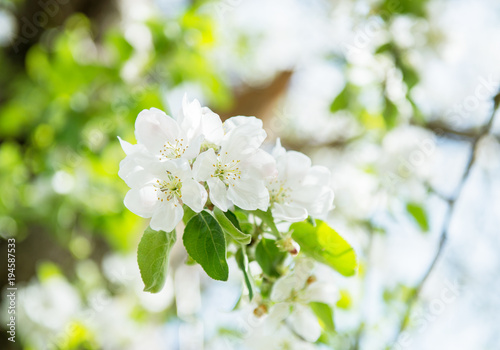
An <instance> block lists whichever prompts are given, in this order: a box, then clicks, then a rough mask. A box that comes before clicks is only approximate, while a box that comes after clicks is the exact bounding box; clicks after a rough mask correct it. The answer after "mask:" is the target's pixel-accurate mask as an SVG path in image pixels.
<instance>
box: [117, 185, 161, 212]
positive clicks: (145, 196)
mask: <svg viewBox="0 0 500 350" xmlns="http://www.w3.org/2000/svg"><path fill="white" fill-rule="evenodd" d="M123 203H124V204H125V206H126V207H127V208H128V210H130V211H131V212H132V213H134V214H136V215H139V216H141V217H143V218H150V217H151V216H152V215H153V213H154V212H155V210H156V208H157V207H158V203H159V201H158V197H157V195H156V192H155V188H154V186H144V187H141V188H132V189H131V190H130V191H128V192H127V194H126V195H125V199H124V201H123Z"/></svg>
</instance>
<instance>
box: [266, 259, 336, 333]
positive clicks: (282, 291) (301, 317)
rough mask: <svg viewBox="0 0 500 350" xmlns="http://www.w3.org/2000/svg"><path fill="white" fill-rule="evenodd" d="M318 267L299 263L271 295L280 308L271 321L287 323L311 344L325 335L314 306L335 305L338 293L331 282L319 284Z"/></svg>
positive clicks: (304, 260) (281, 280)
mask: <svg viewBox="0 0 500 350" xmlns="http://www.w3.org/2000/svg"><path fill="white" fill-rule="evenodd" d="M313 268H314V263H313V261H312V260H310V259H299V260H297V262H296V263H295V269H294V271H293V272H292V273H290V274H288V275H285V276H283V277H281V278H279V279H278V280H277V281H276V282H275V284H274V286H273V289H272V291H271V300H272V301H274V302H276V304H275V305H274V306H273V307H272V309H271V310H270V315H269V317H270V318H271V319H275V320H285V319H286V320H287V322H288V324H290V326H291V327H292V329H293V330H294V331H295V332H296V333H297V334H298V335H300V336H301V337H302V338H304V339H305V340H307V341H309V342H315V341H316V340H318V338H319V336H320V335H321V326H320V325H319V323H318V319H317V317H316V315H315V314H314V313H313V311H312V310H311V309H310V308H309V305H308V304H309V303H310V302H313V301H314V302H321V303H325V304H327V305H334V304H335V303H336V301H337V300H338V291H337V288H336V287H335V285H333V284H332V283H331V282H324V281H318V280H317V279H316V277H315V276H314V275H313Z"/></svg>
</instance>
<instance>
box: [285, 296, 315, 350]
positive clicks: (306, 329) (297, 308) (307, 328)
mask: <svg viewBox="0 0 500 350" xmlns="http://www.w3.org/2000/svg"><path fill="white" fill-rule="evenodd" d="M293 306H294V309H293V310H292V313H291V314H290V316H288V319H287V320H288V321H289V322H290V325H291V326H292V328H293V330H294V331H295V332H296V333H297V334H298V335H300V336H301V337H302V338H304V339H305V340H307V341H308V342H311V343H314V342H315V341H316V340H318V338H319V336H320V335H321V326H320V325H319V322H318V318H317V317H316V315H314V313H313V311H312V310H311V309H310V308H309V307H307V306H305V305H301V304H299V303H295V304H294V305H293Z"/></svg>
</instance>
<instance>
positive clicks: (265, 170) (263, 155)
mask: <svg viewBox="0 0 500 350" xmlns="http://www.w3.org/2000/svg"><path fill="white" fill-rule="evenodd" d="M245 158H246V159H244V163H245V164H251V166H252V167H254V168H255V169H257V170H258V171H259V173H260V174H261V176H262V177H265V178H273V177H276V175H278V170H277V169H276V160H275V159H274V157H273V156H271V155H270V154H269V153H267V152H266V151H264V150H263V149H261V148H259V149H258V150H257V151H255V152H254V153H252V154H251V155H249V156H247V157H245Z"/></svg>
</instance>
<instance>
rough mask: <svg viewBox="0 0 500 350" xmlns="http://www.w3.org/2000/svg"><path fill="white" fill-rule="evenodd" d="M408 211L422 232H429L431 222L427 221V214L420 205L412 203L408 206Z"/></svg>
mask: <svg viewBox="0 0 500 350" xmlns="http://www.w3.org/2000/svg"><path fill="white" fill-rule="evenodd" d="M406 211H407V212H408V213H409V214H410V215H411V216H412V217H413V219H414V220H415V222H416V223H417V224H418V226H419V227H420V229H421V230H422V231H424V232H428V231H429V221H428V220H427V213H426V211H425V209H424V208H423V207H422V206H421V205H420V204H418V203H413V202H410V203H408V204H406Z"/></svg>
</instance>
